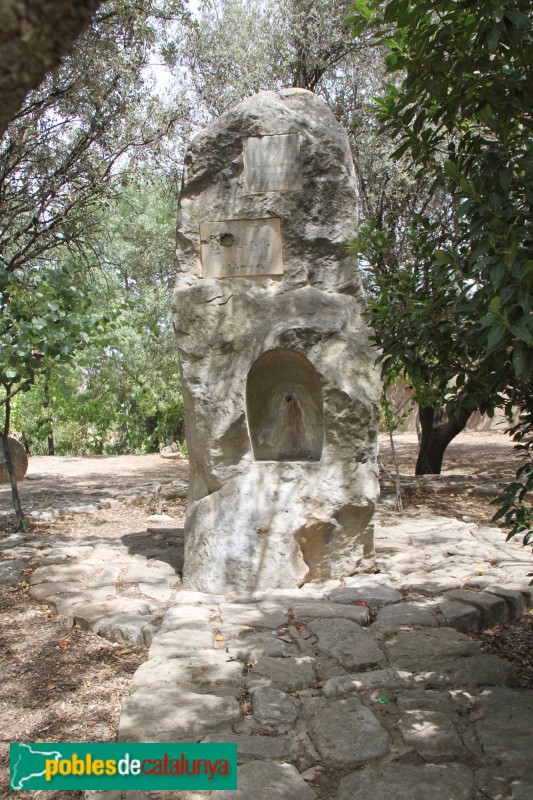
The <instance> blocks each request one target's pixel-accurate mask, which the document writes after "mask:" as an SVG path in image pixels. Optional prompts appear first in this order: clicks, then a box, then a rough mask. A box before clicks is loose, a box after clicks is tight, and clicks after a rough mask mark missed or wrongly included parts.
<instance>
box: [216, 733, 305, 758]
mask: <svg viewBox="0 0 533 800" xmlns="http://www.w3.org/2000/svg"><path fill="white" fill-rule="evenodd" d="M202 741H203V742H222V743H224V744H232V743H233V742H235V744H236V745H237V759H238V762H239V763H242V762H243V761H250V760H251V759H270V758H277V759H287V760H289V759H290V753H291V747H290V741H289V740H288V739H286V738H282V737H280V736H261V735H256V736H249V735H247V734H237V733H223V734H220V733H210V734H209V736H206V737H205V739H202Z"/></svg>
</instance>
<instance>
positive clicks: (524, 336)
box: [509, 317, 533, 342]
mask: <svg viewBox="0 0 533 800" xmlns="http://www.w3.org/2000/svg"><path fill="white" fill-rule="evenodd" d="M509 329H510V330H511V331H512V333H514V335H515V336H516V337H517V338H518V339H521V340H522V341H523V342H533V336H532V334H531V330H530V328H529V326H528V324H527V317H522V318H521V319H519V320H517V321H516V322H513V323H511V324H510V325H509Z"/></svg>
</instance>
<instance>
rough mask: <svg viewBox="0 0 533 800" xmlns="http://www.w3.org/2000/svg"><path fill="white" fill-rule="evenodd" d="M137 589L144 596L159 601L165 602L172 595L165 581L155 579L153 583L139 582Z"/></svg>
mask: <svg viewBox="0 0 533 800" xmlns="http://www.w3.org/2000/svg"><path fill="white" fill-rule="evenodd" d="M139 591H140V593H141V594H144V595H146V597H151V598H152V599H153V600H159V602H160V603H167V602H168V601H169V600H170V598H171V597H172V589H171V588H170V586H169V585H168V582H167V581H157V582H155V583H139Z"/></svg>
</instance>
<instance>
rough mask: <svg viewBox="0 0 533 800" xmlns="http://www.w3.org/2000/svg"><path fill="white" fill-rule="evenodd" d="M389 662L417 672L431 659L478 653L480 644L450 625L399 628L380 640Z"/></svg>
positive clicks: (460, 656) (398, 667)
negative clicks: (446, 626)
mask: <svg viewBox="0 0 533 800" xmlns="http://www.w3.org/2000/svg"><path fill="white" fill-rule="evenodd" d="M383 649H384V650H385V652H386V654H387V656H388V658H389V660H390V661H391V663H392V664H393V665H394V666H395V667H396V668H397V669H402V670H407V671H408V672H417V671H418V670H419V669H420V668H421V665H422V664H427V662H431V661H432V660H437V659H440V660H441V661H442V660H444V659H446V660H448V659H452V658H465V657H466V656H475V655H479V653H480V652H481V651H480V647H479V645H478V644H476V643H475V642H472V641H471V640H470V639H467V638H466V636H464V635H463V634H462V633H459V632H458V631H455V630H453V629H452V628H435V629H433V628H424V629H422V630H416V631H400V632H399V633H397V634H396V635H395V636H393V638H392V639H390V640H389V641H387V642H385V643H384V644H383Z"/></svg>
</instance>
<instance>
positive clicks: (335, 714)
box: [0, 513, 533, 800]
mask: <svg viewBox="0 0 533 800" xmlns="http://www.w3.org/2000/svg"><path fill="white" fill-rule="evenodd" d="M147 525H148V528H149V529H150V530H149V532H148V533H147V534H144V535H141V534H135V535H130V536H124V537H122V538H121V539H118V540H110V539H109V538H104V537H99V536H98V534H97V533H95V534H94V535H91V536H85V537H83V538H79V539H76V541H75V543H73V540H72V539H70V540H66V539H61V537H60V536H57V537H53V536H52V537H51V536H50V535H47V537H46V539H42V540H40V539H31V538H30V537H28V536H25V535H18V534H17V535H11V536H9V537H7V538H4V539H3V540H0V558H1V559H2V561H0V583H2V584H8V585H15V584H16V583H17V582H18V581H19V580H21V579H25V578H29V580H30V582H31V584H32V588H31V590H30V595H31V596H32V597H34V598H35V599H36V600H39V601H40V602H45V603H47V604H48V605H49V606H50V607H51V608H52V609H54V610H56V611H57V612H58V613H60V614H63V615H64V616H65V617H66V618H67V621H68V624H69V625H80V626H82V627H85V628H92V629H93V630H95V631H96V632H97V633H99V634H100V635H102V636H105V637H107V638H109V639H112V640H115V641H120V642H125V643H138V642H142V641H144V642H146V643H147V644H149V645H150V649H149V657H148V660H147V661H146V662H145V663H144V664H142V665H141V667H140V668H139V669H138V670H137V672H136V673H135V675H134V676H133V679H132V682H131V687H130V695H129V697H128V698H127V699H126V700H125V702H124V704H123V707H122V712H121V716H120V724H119V731H118V738H119V740H120V741H124V742H143V741H176V742H180V741H183V742H185V741H205V742H217V741H218V742H237V743H238V753H239V764H240V767H239V789H238V791H236V792H226V793H225V795H224V796H225V797H228V798H233V797H234V798H239V799H240V800H267V799H268V800H313V798H316V799H317V800H337V798H338V800H363V798H365V800H366V798H368V797H372V800H385V799H387V800H411V799H412V798H413V797H414V794H415V793H416V797H417V798H420V799H421V800H481V799H482V798H488V799H489V800H525V798H531V797H533V769H532V766H531V732H532V723H531V720H532V718H533V690H527V689H518V688H516V681H515V676H514V673H513V669H512V667H511V665H510V664H509V663H508V662H506V661H503V660H501V659H499V658H497V657H495V656H493V655H487V654H484V653H482V652H481V650H480V648H479V646H478V645H477V643H475V642H474V641H472V640H470V639H469V638H467V636H466V635H465V634H467V633H468V632H470V631H475V630H478V629H480V628H483V627H489V626H491V625H493V624H495V623H500V622H505V621H506V620H508V619H511V618H513V617H518V616H521V615H522V614H523V613H525V612H526V611H527V610H528V609H529V608H531V606H532V605H533V590H532V588H531V587H529V586H528V582H529V579H528V577H527V574H528V572H530V571H531V560H530V557H529V553H528V552H527V551H525V550H524V549H523V548H522V547H521V545H520V543H518V542H510V543H505V541H504V536H503V534H502V532H501V531H499V530H498V529H495V528H491V527H478V526H477V525H475V524H471V523H466V522H461V521H458V520H455V519H448V518H444V517H424V518H422V517H417V516H410V515H408V514H405V515H396V514H392V513H391V514H388V513H384V514H383V515H382V516H381V517H380V518H378V520H377V522H376V560H375V569H376V570H377V571H376V572H372V573H367V574H360V575H354V576H352V577H348V576H339V578H338V580H335V581H329V582H327V583H323V584H315V583H313V584H308V585H305V586H303V587H302V588H301V589H288V590H277V591H271V592H269V593H262V594H255V595H249V596H229V595H228V596H222V595H209V594H203V593H199V592H194V591H191V590H190V589H189V588H188V587H186V586H183V585H182V584H181V582H180V576H179V572H180V563H181V562H180V559H181V558H182V552H183V550H182V548H183V539H182V532H181V530H179V529H178V528H177V527H175V525H173V523H172V520H169V519H166V518H164V517H158V518H157V517H156V518H149V521H148V523H147ZM29 559H33V561H32V563H35V561H37V563H38V564H39V566H38V568H37V569H34V571H33V572H32V573H31V576H30V575H29V574H26V575H25V574H24V570H25V569H26V568H27V564H28V561H29ZM87 794H88V796H89V797H91V798H94V800H96V798H98V797H99V794H98V793H94V792H93V793H87ZM215 794H216V793H214V792H213V793H204V792H159V793H155V792H149V793H146V792H131V791H129V792H122V793H121V792H118V793H112V792H106V793H105V798H107V800H119V798H120V797H121V796H123V797H124V798H127V799H128V800H141V798H145V797H146V798H160V799H161V800H162V799H163V798H171V797H172V798H178V800H189V799H190V800H207V798H214V797H215ZM102 798H104V795H103V794H102Z"/></svg>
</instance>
